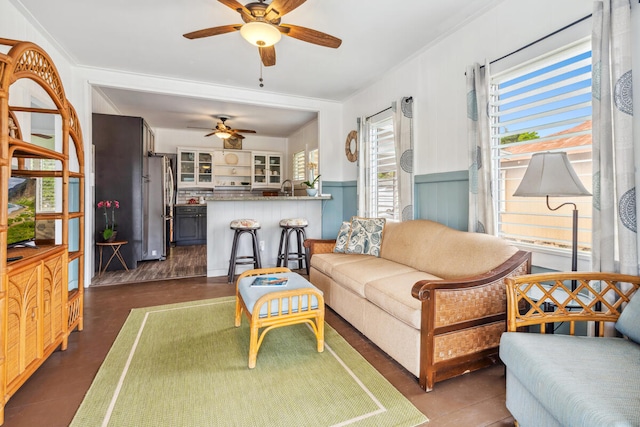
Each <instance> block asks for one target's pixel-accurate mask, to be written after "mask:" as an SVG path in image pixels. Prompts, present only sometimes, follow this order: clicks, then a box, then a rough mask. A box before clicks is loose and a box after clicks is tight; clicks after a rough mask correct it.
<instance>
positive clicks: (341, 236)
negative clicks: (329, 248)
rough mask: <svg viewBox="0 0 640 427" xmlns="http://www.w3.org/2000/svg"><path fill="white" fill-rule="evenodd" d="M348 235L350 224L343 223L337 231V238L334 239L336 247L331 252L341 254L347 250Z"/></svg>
mask: <svg viewBox="0 0 640 427" xmlns="http://www.w3.org/2000/svg"><path fill="white" fill-rule="evenodd" d="M349 234H351V223H350V222H347V221H345V222H343V223H342V225H341V226H340V230H338V237H336V246H335V247H334V248H333V252H336V253H340V254H343V253H344V251H345V249H347V241H348V240H349Z"/></svg>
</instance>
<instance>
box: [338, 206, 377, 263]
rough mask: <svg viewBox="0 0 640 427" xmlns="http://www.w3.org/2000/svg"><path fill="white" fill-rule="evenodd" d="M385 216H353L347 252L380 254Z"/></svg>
mask: <svg viewBox="0 0 640 427" xmlns="http://www.w3.org/2000/svg"><path fill="white" fill-rule="evenodd" d="M385 222H386V220H385V219H384V218H358V217H355V216H354V217H353V218H351V233H350V234H349V240H348V242H347V247H346V248H345V250H344V251H345V253H348V254H366V255H373V256H376V257H379V256H380V245H381V243H382V231H383V229H384V224H385Z"/></svg>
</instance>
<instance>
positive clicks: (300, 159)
mask: <svg viewBox="0 0 640 427" xmlns="http://www.w3.org/2000/svg"><path fill="white" fill-rule="evenodd" d="M292 170H293V174H292V176H293V180H294V181H306V178H305V173H304V170H305V162H304V150H302V151H298V152H297V153H294V154H293V169H292Z"/></svg>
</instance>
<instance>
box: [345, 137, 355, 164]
mask: <svg viewBox="0 0 640 427" xmlns="http://www.w3.org/2000/svg"><path fill="white" fill-rule="evenodd" d="M344 151H345V153H346V155H347V159H349V161H350V162H355V161H356V160H358V132H356V131H355V130H352V131H351V132H349V135H347V141H346V142H345V144H344Z"/></svg>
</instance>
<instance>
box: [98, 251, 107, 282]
mask: <svg viewBox="0 0 640 427" xmlns="http://www.w3.org/2000/svg"><path fill="white" fill-rule="evenodd" d="M99 248H100V264H99V265H98V276H102V273H104V272H103V271H102V246H99ZM104 269H105V270H106V269H107V267H105V268H104Z"/></svg>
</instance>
